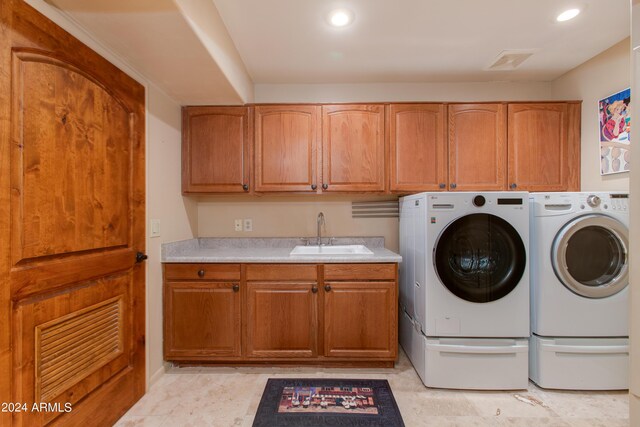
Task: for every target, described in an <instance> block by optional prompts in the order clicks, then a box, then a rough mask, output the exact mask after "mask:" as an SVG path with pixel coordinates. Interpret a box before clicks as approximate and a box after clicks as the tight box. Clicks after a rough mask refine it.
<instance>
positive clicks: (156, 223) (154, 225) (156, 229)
mask: <svg viewBox="0 0 640 427" xmlns="http://www.w3.org/2000/svg"><path fill="white" fill-rule="evenodd" d="M150 222H151V224H150V227H149V228H150V230H151V232H150V233H149V237H160V220H159V219H152V220H151V221H150Z"/></svg>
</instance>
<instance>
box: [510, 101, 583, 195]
mask: <svg viewBox="0 0 640 427" xmlns="http://www.w3.org/2000/svg"><path fill="white" fill-rule="evenodd" d="M508 120H509V136H508V140H509V163H508V170H509V182H508V183H509V188H510V189H512V190H521V191H579V189H580V103H564V102H563V103H535V104H524V103H523V104H509V119H508Z"/></svg>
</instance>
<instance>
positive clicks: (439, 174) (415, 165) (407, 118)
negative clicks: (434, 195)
mask: <svg viewBox="0 0 640 427" xmlns="http://www.w3.org/2000/svg"><path fill="white" fill-rule="evenodd" d="M445 130H446V123H445V106H444V105H443V104H392V105H390V106H389V175H390V181H391V182H390V190H391V191H395V192H406V191H436V190H442V189H444V186H445V185H446V181H447V147H446V144H445V132H446V131H445Z"/></svg>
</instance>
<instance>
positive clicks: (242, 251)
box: [162, 237, 402, 264]
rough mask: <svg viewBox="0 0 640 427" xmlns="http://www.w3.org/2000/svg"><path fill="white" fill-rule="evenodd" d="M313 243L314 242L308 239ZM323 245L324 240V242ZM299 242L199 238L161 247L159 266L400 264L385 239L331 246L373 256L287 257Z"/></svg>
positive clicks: (351, 239)
mask: <svg viewBox="0 0 640 427" xmlns="http://www.w3.org/2000/svg"><path fill="white" fill-rule="evenodd" d="M310 240H311V242H314V240H315V238H313V237H311V238H310ZM323 241H325V240H324V238H323ZM304 244H305V242H304V240H303V239H298V238H281V237H274V238H266V237H265V238H251V237H250V238H235V237H229V238H224V237H223V238H214V237H211V238H209V237H207V238H198V239H189V240H182V241H178V242H171V243H163V244H162V262H167V263H187V262H208V263H228V262H239V263H318V264H320V263H325V264H328V263H376V262H378V263H380V262H402V257H401V256H400V255H398V254H397V253H395V252H392V251H390V250H388V249H386V248H385V247H384V237H337V238H335V239H334V240H333V244H334V245H364V246H366V247H367V248H369V249H370V250H371V251H372V252H373V255H360V254H358V255H298V256H291V255H289V253H290V252H291V250H292V249H293V248H294V247H295V246H298V245H302V246H304Z"/></svg>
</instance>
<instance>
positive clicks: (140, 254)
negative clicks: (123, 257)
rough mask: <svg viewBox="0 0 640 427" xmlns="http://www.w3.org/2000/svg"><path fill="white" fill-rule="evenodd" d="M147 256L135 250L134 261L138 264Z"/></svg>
mask: <svg viewBox="0 0 640 427" xmlns="http://www.w3.org/2000/svg"><path fill="white" fill-rule="evenodd" d="M147 258H149V257H148V256H147V255H146V254H144V253H142V252H137V253H136V263H137V264H140V263H141V262H142V261H144V260H146V259H147Z"/></svg>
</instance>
